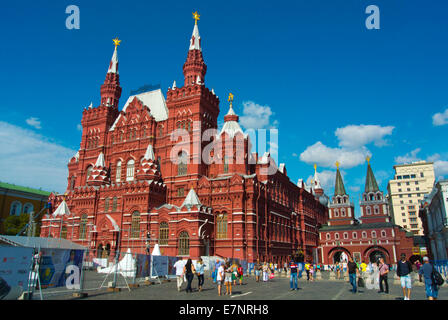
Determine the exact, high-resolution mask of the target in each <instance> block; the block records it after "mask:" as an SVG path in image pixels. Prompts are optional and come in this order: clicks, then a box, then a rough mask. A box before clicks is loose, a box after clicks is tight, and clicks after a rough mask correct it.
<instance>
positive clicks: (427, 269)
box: [418, 256, 439, 300]
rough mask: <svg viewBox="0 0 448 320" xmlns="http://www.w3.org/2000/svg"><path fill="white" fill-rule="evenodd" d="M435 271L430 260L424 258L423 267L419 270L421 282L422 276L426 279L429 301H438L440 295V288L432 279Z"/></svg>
mask: <svg viewBox="0 0 448 320" xmlns="http://www.w3.org/2000/svg"><path fill="white" fill-rule="evenodd" d="M433 270H434V267H433V265H432V264H430V263H429V258H428V257H426V256H425V257H423V265H422V266H421V267H420V269H419V270H418V275H419V279H420V282H422V276H423V277H424V278H425V291H426V298H427V299H429V300H437V297H438V295H439V288H438V287H437V284H436V283H434V281H433V279H432V272H433Z"/></svg>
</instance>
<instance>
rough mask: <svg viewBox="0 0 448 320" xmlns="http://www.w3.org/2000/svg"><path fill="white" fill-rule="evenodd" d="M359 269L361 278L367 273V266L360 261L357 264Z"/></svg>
mask: <svg viewBox="0 0 448 320" xmlns="http://www.w3.org/2000/svg"><path fill="white" fill-rule="evenodd" d="M359 269H360V271H361V276H363V275H364V273H365V272H366V271H367V264H366V263H365V262H364V261H361V263H360V264H359Z"/></svg>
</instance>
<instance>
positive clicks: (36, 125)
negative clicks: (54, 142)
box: [25, 117, 41, 129]
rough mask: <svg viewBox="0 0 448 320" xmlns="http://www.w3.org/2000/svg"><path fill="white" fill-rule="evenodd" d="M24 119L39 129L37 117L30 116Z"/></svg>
mask: <svg viewBox="0 0 448 320" xmlns="http://www.w3.org/2000/svg"><path fill="white" fill-rule="evenodd" d="M25 121H26V123H28V124H29V125H30V126H32V127H34V128H36V129H41V126H40V120H39V118H35V117H31V118H28V119H26V120H25Z"/></svg>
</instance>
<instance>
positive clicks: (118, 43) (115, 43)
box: [112, 38, 121, 47]
mask: <svg viewBox="0 0 448 320" xmlns="http://www.w3.org/2000/svg"><path fill="white" fill-rule="evenodd" d="M112 41H113V42H114V45H115V47H118V46H119V45H120V42H121V40H118V38H115V39H112Z"/></svg>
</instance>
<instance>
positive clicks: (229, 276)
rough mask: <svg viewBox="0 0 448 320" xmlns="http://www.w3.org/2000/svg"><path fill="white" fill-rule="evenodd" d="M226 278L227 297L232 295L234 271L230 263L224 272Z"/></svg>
mask: <svg viewBox="0 0 448 320" xmlns="http://www.w3.org/2000/svg"><path fill="white" fill-rule="evenodd" d="M224 274H225V278H224V285H225V286H226V293H225V294H226V295H232V274H233V269H232V267H231V266H230V263H227V265H226V267H225V270H224Z"/></svg>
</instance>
